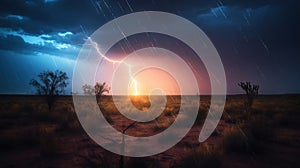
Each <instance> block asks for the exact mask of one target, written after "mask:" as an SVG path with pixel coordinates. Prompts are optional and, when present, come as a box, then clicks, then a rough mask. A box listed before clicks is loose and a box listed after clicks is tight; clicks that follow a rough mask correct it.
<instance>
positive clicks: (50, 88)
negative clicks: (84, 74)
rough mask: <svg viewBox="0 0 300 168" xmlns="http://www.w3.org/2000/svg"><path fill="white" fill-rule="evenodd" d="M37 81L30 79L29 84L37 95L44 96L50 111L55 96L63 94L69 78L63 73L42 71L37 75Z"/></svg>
mask: <svg viewBox="0 0 300 168" xmlns="http://www.w3.org/2000/svg"><path fill="white" fill-rule="evenodd" d="M38 78H39V80H35V79H31V80H30V82H29V84H30V85H32V86H34V87H35V88H36V90H37V94H38V95H45V96H46V101H47V104H48V108H49V110H51V108H52V106H53V104H54V102H55V100H56V96H57V95H60V94H62V93H64V89H65V88H66V87H67V85H68V83H67V80H68V79H69V77H68V76H67V74H66V73H65V72H62V71H60V70H56V71H54V72H53V71H43V72H41V73H39V74H38Z"/></svg>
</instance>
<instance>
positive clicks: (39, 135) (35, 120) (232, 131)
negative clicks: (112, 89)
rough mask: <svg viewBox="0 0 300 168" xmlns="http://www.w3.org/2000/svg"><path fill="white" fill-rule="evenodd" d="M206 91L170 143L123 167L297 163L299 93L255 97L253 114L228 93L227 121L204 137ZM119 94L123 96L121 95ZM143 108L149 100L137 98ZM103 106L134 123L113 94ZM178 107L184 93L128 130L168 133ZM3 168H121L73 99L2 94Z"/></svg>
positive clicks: (118, 121)
mask: <svg viewBox="0 0 300 168" xmlns="http://www.w3.org/2000/svg"><path fill="white" fill-rule="evenodd" d="M209 98H210V97H209V96H202V97H201V102H200V104H201V105H200V107H199V111H198V117H197V119H196V121H195V124H194V126H193V128H192V129H191V130H190V132H189V133H188V134H187V135H186V137H184V138H183V139H182V141H181V142H179V143H178V144H177V145H175V146H174V147H172V148H171V149H169V150H167V151H165V152H163V153H161V154H158V155H155V156H151V157H146V158H130V157H124V160H123V162H124V163H123V167H297V166H298V165H299V164H300V161H299V159H298V156H299V155H300V131H299V128H300V122H299V121H300V96H299V95H277V96H258V97H257V98H255V99H254V100H253V104H252V108H251V115H250V116H248V114H249V112H248V111H245V99H244V97H243V96H228V97H227V101H226V106H225V110H224V113H223V116H222V119H221V121H220V123H219V125H218V127H217V128H216V130H215V131H214V133H213V134H212V135H211V137H210V138H209V139H208V140H207V141H205V142H204V143H199V142H198V141H197V140H198V135H199V132H200V130H201V127H202V124H203V122H204V120H205V118H206V114H207V111H208V109H209V107H210V101H209ZM122 99H124V98H122V97H120V98H119V100H118V101H122ZM133 104H134V105H135V106H136V108H138V109H141V110H143V109H144V110H145V109H147V108H149V106H150V104H149V103H147V101H145V102H143V101H141V102H140V103H139V102H138V101H136V102H133ZM99 106H100V108H101V109H102V112H103V114H104V115H105V117H106V119H107V120H108V121H109V123H110V124H111V125H112V126H113V127H114V128H116V129H117V130H119V131H121V130H122V129H124V127H126V125H128V123H131V122H132V121H131V120H129V119H127V118H125V117H124V116H122V115H121V114H120V113H119V112H118V110H117V108H116V107H115V106H114V104H113V101H112V98H111V97H110V96H103V97H101V99H100V102H99ZM179 109H180V97H178V96H177V97H176V96H173V97H168V98H167V105H166V107H165V109H164V111H163V113H162V114H161V115H160V116H159V117H158V118H156V119H155V120H154V121H151V122H147V123H137V124H135V125H133V126H132V127H131V128H130V129H128V131H127V132H126V134H128V135H133V136H149V135H153V134H156V133H159V132H162V131H164V130H165V129H166V128H168V127H169V126H170V125H171V124H172V123H173V122H174V120H175V119H179V120H180V117H179V116H178V115H177V114H178V111H179ZM0 148H1V152H0V155H1V158H0V164H1V167H2V166H3V167H9V166H12V167H14V166H15V167H45V166H46V167H49V166H50V167H119V166H120V156H118V155H116V154H113V153H111V152H108V151H106V150H104V149H103V148H102V147H100V146H98V145H97V144H96V143H95V142H93V141H92V140H91V139H90V138H89V137H88V136H87V135H86V133H85V132H84V130H83V129H82V127H81V125H80V123H79V121H78V119H77V116H76V113H75V111H74V107H73V103H72V97H68V96H59V97H57V100H56V101H55V104H54V105H53V107H52V108H51V110H50V111H49V109H48V106H47V103H46V102H45V100H44V99H43V98H42V97H41V96H1V97H0Z"/></svg>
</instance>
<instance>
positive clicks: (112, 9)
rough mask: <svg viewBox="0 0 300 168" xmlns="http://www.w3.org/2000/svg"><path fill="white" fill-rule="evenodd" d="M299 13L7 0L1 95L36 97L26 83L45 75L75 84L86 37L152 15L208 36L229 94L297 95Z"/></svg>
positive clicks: (0, 7)
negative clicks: (58, 73) (256, 89)
mask: <svg viewBox="0 0 300 168" xmlns="http://www.w3.org/2000/svg"><path fill="white" fill-rule="evenodd" d="M299 5H300V3H299V2H297V1H296V0H295V1H289V0H284V1H282V0H269V1H266V0H254V1H249V0H239V1H238V0H219V1H214V0H206V1H205V0H201V1H200V0H198V1H196V0H184V1H183V0H181V1H180V0H147V1H146V0H120V1H117V0H2V1H1V2H0V70H1V71H0V77H1V80H0V94H34V92H35V90H34V88H32V87H31V86H29V84H28V83H29V80H30V79H31V78H34V77H35V76H36V75H37V74H38V73H39V72H41V71H43V70H55V69H60V70H62V71H65V72H67V74H68V76H69V77H72V71H73V66H74V63H75V61H76V58H77V55H78V53H79V51H80V48H81V47H82V44H83V43H84V42H85V40H86V39H87V37H89V36H90V35H91V34H92V33H93V32H94V31H95V30H97V29H98V28H99V27H100V26H102V25H103V24H105V23H107V22H108V21H110V20H113V19H114V18H117V17H119V16H122V15H125V14H129V13H132V12H138V11H148V10H154V11H164V12H170V13H174V14H177V15H179V16H182V17H184V18H186V19H188V20H190V21H192V22H193V23H195V24H196V25H198V26H199V27H200V28H201V29H202V30H203V31H204V32H205V33H206V34H207V35H208V37H209V38H210V39H211V41H212V42H213V44H214V45H215V47H216V49H217V50H218V52H219V55H220V57H221V59H222V61H223V64H224V68H225V73H226V77H227V86H228V93H229V94H238V93H242V90H241V89H240V88H238V86H237V83H238V82H240V81H250V82H252V83H255V84H259V85H260V88H261V90H260V92H261V93H262V94H283V93H300V85H299V83H300V75H299V72H300V55H299V50H300V46H299V44H300V41H299V39H300V36H299V30H300V27H299V25H300V23H299V21H300V12H299V11H300V10H299V9H300V8H299ZM69 83H71V81H69ZM70 91H71V88H70V87H69V88H67V91H66V93H67V94H68V93H70Z"/></svg>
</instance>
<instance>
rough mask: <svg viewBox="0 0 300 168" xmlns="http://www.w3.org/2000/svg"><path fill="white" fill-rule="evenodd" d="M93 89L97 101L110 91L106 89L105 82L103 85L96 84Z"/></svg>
mask: <svg viewBox="0 0 300 168" xmlns="http://www.w3.org/2000/svg"><path fill="white" fill-rule="evenodd" d="M94 88H95V95H96V99H97V101H99V100H100V97H101V96H102V95H103V94H104V93H109V91H110V87H108V86H107V84H106V83H105V82H103V83H99V82H97V83H96V85H95V87H94Z"/></svg>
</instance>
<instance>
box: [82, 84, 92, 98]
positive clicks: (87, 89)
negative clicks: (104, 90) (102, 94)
mask: <svg viewBox="0 0 300 168" xmlns="http://www.w3.org/2000/svg"><path fill="white" fill-rule="evenodd" d="M82 90H83V93H84V94H85V95H93V94H94V93H95V89H94V88H93V86H92V85H87V84H85V85H83V86H82Z"/></svg>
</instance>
